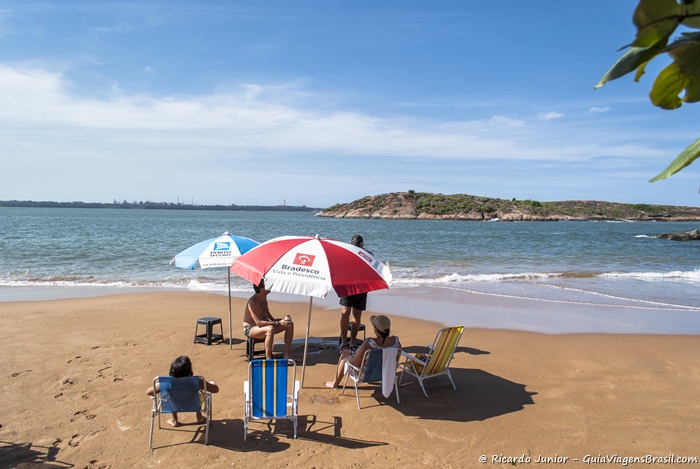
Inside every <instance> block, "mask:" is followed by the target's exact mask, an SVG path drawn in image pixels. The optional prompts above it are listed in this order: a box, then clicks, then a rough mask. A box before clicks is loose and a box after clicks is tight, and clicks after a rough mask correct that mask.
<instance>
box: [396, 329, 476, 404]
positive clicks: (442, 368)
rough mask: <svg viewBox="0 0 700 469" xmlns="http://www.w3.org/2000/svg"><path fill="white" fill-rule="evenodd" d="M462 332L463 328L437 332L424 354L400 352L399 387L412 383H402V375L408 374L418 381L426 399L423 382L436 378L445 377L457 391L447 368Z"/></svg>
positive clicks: (426, 394)
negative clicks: (401, 359) (401, 356)
mask: <svg viewBox="0 0 700 469" xmlns="http://www.w3.org/2000/svg"><path fill="white" fill-rule="evenodd" d="M462 332H464V326H455V327H448V328H445V329H441V330H439V331H438V333H437V335H436V336H435V340H434V341H433V344H432V345H428V348H429V350H428V352H427V353H424V354H416V355H415V356H414V355H411V354H409V353H406V352H404V351H403V350H402V351H401V354H402V355H403V357H404V361H403V362H402V363H401V365H400V367H401V375H400V376H399V386H406V385H407V384H411V383H412V382H413V381H411V382H408V383H403V382H402V381H403V375H404V373H408V374H409V375H411V376H414V377H415V378H417V379H418V383H419V384H420V387H421V389H422V390H423V394H425V397H428V393H427V392H426V390H425V386H423V381H424V380H426V379H429V378H434V377H436V376H442V375H447V377H448V378H449V379H450V382H451V383H452V387H453V388H454V389H457V385H455V382H454V380H453V379H452V375H451V374H450V368H449V367H450V362H451V361H452V357H453V356H454V353H455V349H456V348H457V344H459V339H460V338H461V337H462Z"/></svg>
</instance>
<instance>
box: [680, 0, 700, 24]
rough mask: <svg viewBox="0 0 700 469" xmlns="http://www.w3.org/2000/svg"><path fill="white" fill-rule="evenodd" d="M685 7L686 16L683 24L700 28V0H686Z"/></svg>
mask: <svg viewBox="0 0 700 469" xmlns="http://www.w3.org/2000/svg"><path fill="white" fill-rule="evenodd" d="M683 8H684V9H685V15H686V17H685V18H684V19H683V26H686V27H688V28H695V29H698V28H700V1H696V0H684V1H683Z"/></svg>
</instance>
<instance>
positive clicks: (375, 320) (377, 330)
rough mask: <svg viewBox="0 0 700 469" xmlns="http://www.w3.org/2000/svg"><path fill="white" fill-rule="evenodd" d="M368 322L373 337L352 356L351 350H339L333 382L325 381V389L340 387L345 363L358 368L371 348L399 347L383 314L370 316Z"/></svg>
mask: <svg viewBox="0 0 700 469" xmlns="http://www.w3.org/2000/svg"><path fill="white" fill-rule="evenodd" d="M369 321H370V322H371V323H372V326H374V335H375V337H369V338H368V339H366V340H365V341H364V342H362V345H360V348H358V349H357V352H355V353H354V354H353V352H352V349H347V348H344V349H341V350H340V360H339V361H338V369H337V370H336V372H335V381H327V382H326V387H327V388H331V389H332V388H337V387H338V386H339V385H340V381H341V380H342V379H343V378H344V377H345V373H347V371H348V367H347V363H350V364H352V365H353V366H355V367H359V366H360V365H361V364H362V357H364V355H365V352H366V351H367V350H369V349H373V348H385V347H393V346H398V347H401V342H399V338H398V337H397V336H395V335H391V321H390V320H389V318H388V317H386V316H384V315H383V314H380V315H377V316H372V317H370V318H369Z"/></svg>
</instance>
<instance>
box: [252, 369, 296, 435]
mask: <svg viewBox="0 0 700 469" xmlns="http://www.w3.org/2000/svg"><path fill="white" fill-rule="evenodd" d="M296 374H297V366H296V363H295V362H294V360H290V359H287V358H279V359H274V360H262V359H258V360H251V361H250V363H249V364H248V381H246V382H245V383H243V393H244V395H245V412H244V419H243V440H244V441H245V440H247V439H248V422H249V421H250V420H273V419H289V420H291V421H292V424H293V425H294V438H296V437H297V415H298V407H299V388H300V385H299V381H297V380H296Z"/></svg>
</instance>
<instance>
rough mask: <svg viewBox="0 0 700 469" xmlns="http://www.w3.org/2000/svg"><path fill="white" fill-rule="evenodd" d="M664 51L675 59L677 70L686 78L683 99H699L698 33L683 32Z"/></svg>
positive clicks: (693, 100) (699, 62) (699, 47)
mask: <svg viewBox="0 0 700 469" xmlns="http://www.w3.org/2000/svg"><path fill="white" fill-rule="evenodd" d="M665 51H666V52H668V54H669V55H670V56H671V57H673V58H674V59H675V62H676V65H677V66H678V72H679V73H681V74H682V75H683V76H684V77H685V79H686V83H685V86H684V89H685V96H684V97H683V101H684V102H686V103H694V102H697V101H700V33H683V34H682V35H681V37H680V38H678V39H676V40H675V41H674V42H673V43H672V44H669V45H668V46H667V47H666V49H665Z"/></svg>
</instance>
